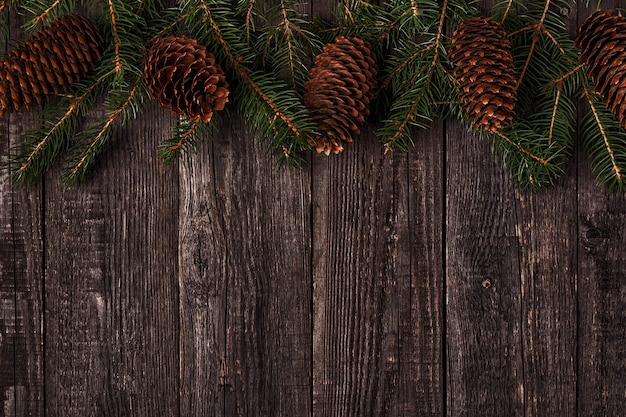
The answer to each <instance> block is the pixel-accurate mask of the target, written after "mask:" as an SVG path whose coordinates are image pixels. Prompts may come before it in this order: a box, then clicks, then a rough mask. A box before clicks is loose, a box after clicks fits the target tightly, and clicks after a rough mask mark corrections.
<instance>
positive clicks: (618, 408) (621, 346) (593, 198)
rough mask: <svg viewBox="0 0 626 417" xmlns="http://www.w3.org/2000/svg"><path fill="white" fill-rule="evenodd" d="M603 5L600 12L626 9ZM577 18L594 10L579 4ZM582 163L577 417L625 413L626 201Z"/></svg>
mask: <svg viewBox="0 0 626 417" xmlns="http://www.w3.org/2000/svg"><path fill="white" fill-rule="evenodd" d="M625 6H626V2H624V1H617V0H612V1H603V2H602V8H603V9H610V8H616V7H617V8H623V7H625ZM579 9H580V10H579V13H578V19H579V22H580V23H582V22H583V21H584V19H585V18H586V17H587V16H589V15H590V14H591V13H592V12H593V11H595V3H593V2H592V3H591V4H590V5H589V6H588V7H584V4H581V5H579ZM578 160H579V164H578V189H579V192H578V211H579V212H578V222H577V226H578V233H579V234H578V368H577V370H578V415H579V416H588V415H594V416H618V415H624V412H625V411H624V410H626V278H625V277H626V264H625V263H624V253H625V251H624V248H625V247H626V233H625V231H626V196H624V194H623V193H622V194H619V195H617V194H610V193H608V192H607V191H606V190H605V189H603V188H602V187H598V186H597V185H596V184H595V180H594V179H593V175H592V173H591V168H590V164H589V159H588V158H587V156H586V155H583V153H582V149H580V151H579V158H578Z"/></svg>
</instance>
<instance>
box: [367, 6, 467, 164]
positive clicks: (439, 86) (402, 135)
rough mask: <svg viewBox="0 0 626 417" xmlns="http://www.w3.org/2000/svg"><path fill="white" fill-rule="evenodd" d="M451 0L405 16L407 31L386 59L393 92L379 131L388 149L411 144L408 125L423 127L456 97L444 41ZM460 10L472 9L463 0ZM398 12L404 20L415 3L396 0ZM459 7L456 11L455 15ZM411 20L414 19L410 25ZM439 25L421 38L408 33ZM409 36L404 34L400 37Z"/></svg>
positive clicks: (388, 90)
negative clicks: (418, 40)
mask: <svg viewBox="0 0 626 417" xmlns="http://www.w3.org/2000/svg"><path fill="white" fill-rule="evenodd" d="M450 4H451V3H450V2H449V1H448V0H444V2H443V3H442V5H441V9H439V10H438V13H435V12H434V10H435V9H433V7H436V4H434V5H431V7H430V8H426V9H423V10H422V11H421V12H420V13H421V15H420V13H418V16H419V18H420V19H422V20H419V19H417V20H411V21H410V22H402V24H401V25H400V26H399V27H398V29H397V30H399V31H400V32H401V33H402V36H401V37H400V36H399V35H392V37H393V38H396V37H398V38H399V39H398V41H397V42H396V44H395V48H394V49H395V51H396V54H395V55H394V56H392V57H391V58H390V59H388V60H387V62H386V63H385V64H386V65H384V67H385V71H383V73H384V76H383V81H382V83H381V88H382V89H383V91H384V92H385V94H390V95H391V104H390V105H389V106H388V107H389V116H388V117H387V119H386V120H384V121H383V126H382V127H381V128H380V129H378V131H377V133H378V135H379V136H380V137H381V140H382V141H383V143H384V144H385V145H384V147H385V152H389V151H390V150H391V149H394V148H398V149H401V150H408V145H409V144H410V143H412V139H411V132H410V129H409V126H410V125H412V126H416V127H419V128H424V127H427V126H428V123H427V122H430V121H431V120H432V119H434V118H435V117H438V116H439V115H440V114H441V113H442V112H443V108H444V105H442V104H441V103H448V102H451V101H453V95H454V86H453V81H452V80H451V78H450V75H449V72H448V71H447V52H446V49H445V47H444V39H445V37H444V32H445V27H446V21H447V17H449V16H450V15H449V12H450V10H449V5H450ZM457 9H458V11H460V13H463V12H464V11H466V10H469V8H468V7H467V5H462V4H460V3H459V4H458V7H457ZM393 12H394V13H395V14H397V15H398V16H400V17H399V18H397V19H395V21H396V22H401V19H402V16H406V15H407V14H408V13H410V15H411V16H412V15H413V12H414V9H413V7H412V4H411V3H409V2H403V3H402V2H401V3H400V4H397V3H395V4H394V8H393ZM456 13H457V12H456V11H455V12H454V13H451V14H454V15H455V16H456ZM407 25H413V27H412V28H411V27H408V26H407ZM431 26H434V27H435V29H434V31H433V32H432V33H428V35H427V36H428V38H427V39H426V40H425V41H424V42H422V43H415V42H413V41H410V40H408V39H406V38H407V37H409V36H411V34H413V33H416V32H417V31H418V30H419V29H420V28H428V27H431ZM402 37H404V39H401V38H402Z"/></svg>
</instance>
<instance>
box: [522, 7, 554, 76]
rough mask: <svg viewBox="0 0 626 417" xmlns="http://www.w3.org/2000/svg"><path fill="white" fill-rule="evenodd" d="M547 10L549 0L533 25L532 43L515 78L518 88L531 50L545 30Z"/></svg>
mask: <svg viewBox="0 0 626 417" xmlns="http://www.w3.org/2000/svg"><path fill="white" fill-rule="evenodd" d="M548 10H550V0H546V4H545V6H544V8H543V13H542V14H541V17H540V18H539V21H538V22H537V24H536V26H535V33H534V34H533V40H532V43H531V44H530V51H529V52H528V57H527V58H526V62H525V63H524V67H523V68H522V71H521V72H520V75H519V77H518V79H517V88H519V86H520V84H521V83H522V81H523V80H524V75H526V70H527V69H528V65H530V60H531V59H532V56H533V52H534V50H535V47H536V46H537V42H538V41H539V37H540V36H541V34H542V33H543V32H544V30H545V28H544V22H545V20H546V15H547V14H548Z"/></svg>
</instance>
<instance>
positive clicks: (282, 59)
mask: <svg viewBox="0 0 626 417" xmlns="http://www.w3.org/2000/svg"><path fill="white" fill-rule="evenodd" d="M260 5H263V3H261V4H260ZM297 6H298V4H297V3H295V2H293V1H291V0H281V1H280V2H279V4H278V5H276V6H273V7H269V9H268V10H267V11H266V12H265V13H263V14H262V15H261V16H257V17H258V19H259V20H260V21H261V22H262V23H263V29H262V31H261V33H260V35H259V36H258V43H257V44H258V45H259V46H258V47H256V48H255V50H257V51H262V53H260V54H259V61H260V63H259V64H258V66H257V67H260V68H268V69H269V68H271V69H272V70H273V71H275V72H276V74H277V75H278V76H279V77H281V78H282V79H284V80H285V81H286V82H287V83H288V84H289V85H290V86H292V87H293V89H294V91H295V92H297V93H304V84H305V82H306V80H308V68H309V67H310V66H311V61H312V57H313V55H314V54H315V53H316V52H317V51H319V50H321V49H322V46H323V43H322V41H321V39H320V38H319V36H318V35H317V34H315V33H313V32H312V31H311V30H310V29H309V28H308V26H309V22H307V21H305V20H303V19H301V18H300V17H298V16H299V14H300V13H299V12H298V11H297V10H296V7H297Z"/></svg>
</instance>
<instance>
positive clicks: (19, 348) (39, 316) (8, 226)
mask: <svg viewBox="0 0 626 417" xmlns="http://www.w3.org/2000/svg"><path fill="white" fill-rule="evenodd" d="M29 122H32V118H30V117H28V116H26V117H23V116H14V115H10V116H5V119H3V122H2V124H1V125H0V126H1V128H2V130H3V131H4V132H5V134H4V135H3V140H2V144H1V145H0V155H2V158H4V157H7V156H8V152H9V147H10V146H13V145H15V144H16V143H17V140H18V135H19V132H20V131H21V130H22V126H23V123H29ZM41 190H42V187H41V184H39V185H37V186H34V187H32V189H31V190H25V189H23V188H22V189H16V188H14V187H13V186H12V184H11V178H10V173H9V170H8V169H4V170H2V173H0V398H1V401H2V404H3V407H1V408H0V415H3V416H4V415H6V416H14V415H15V416H21V415H38V414H41V413H42V412H43V397H44V396H43V384H44V381H43V334H42V332H41V327H42V320H43V292H42V291H43V249H42V248H43V242H42V233H43V230H42V224H41V213H42V210H43V208H42V199H41Z"/></svg>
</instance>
